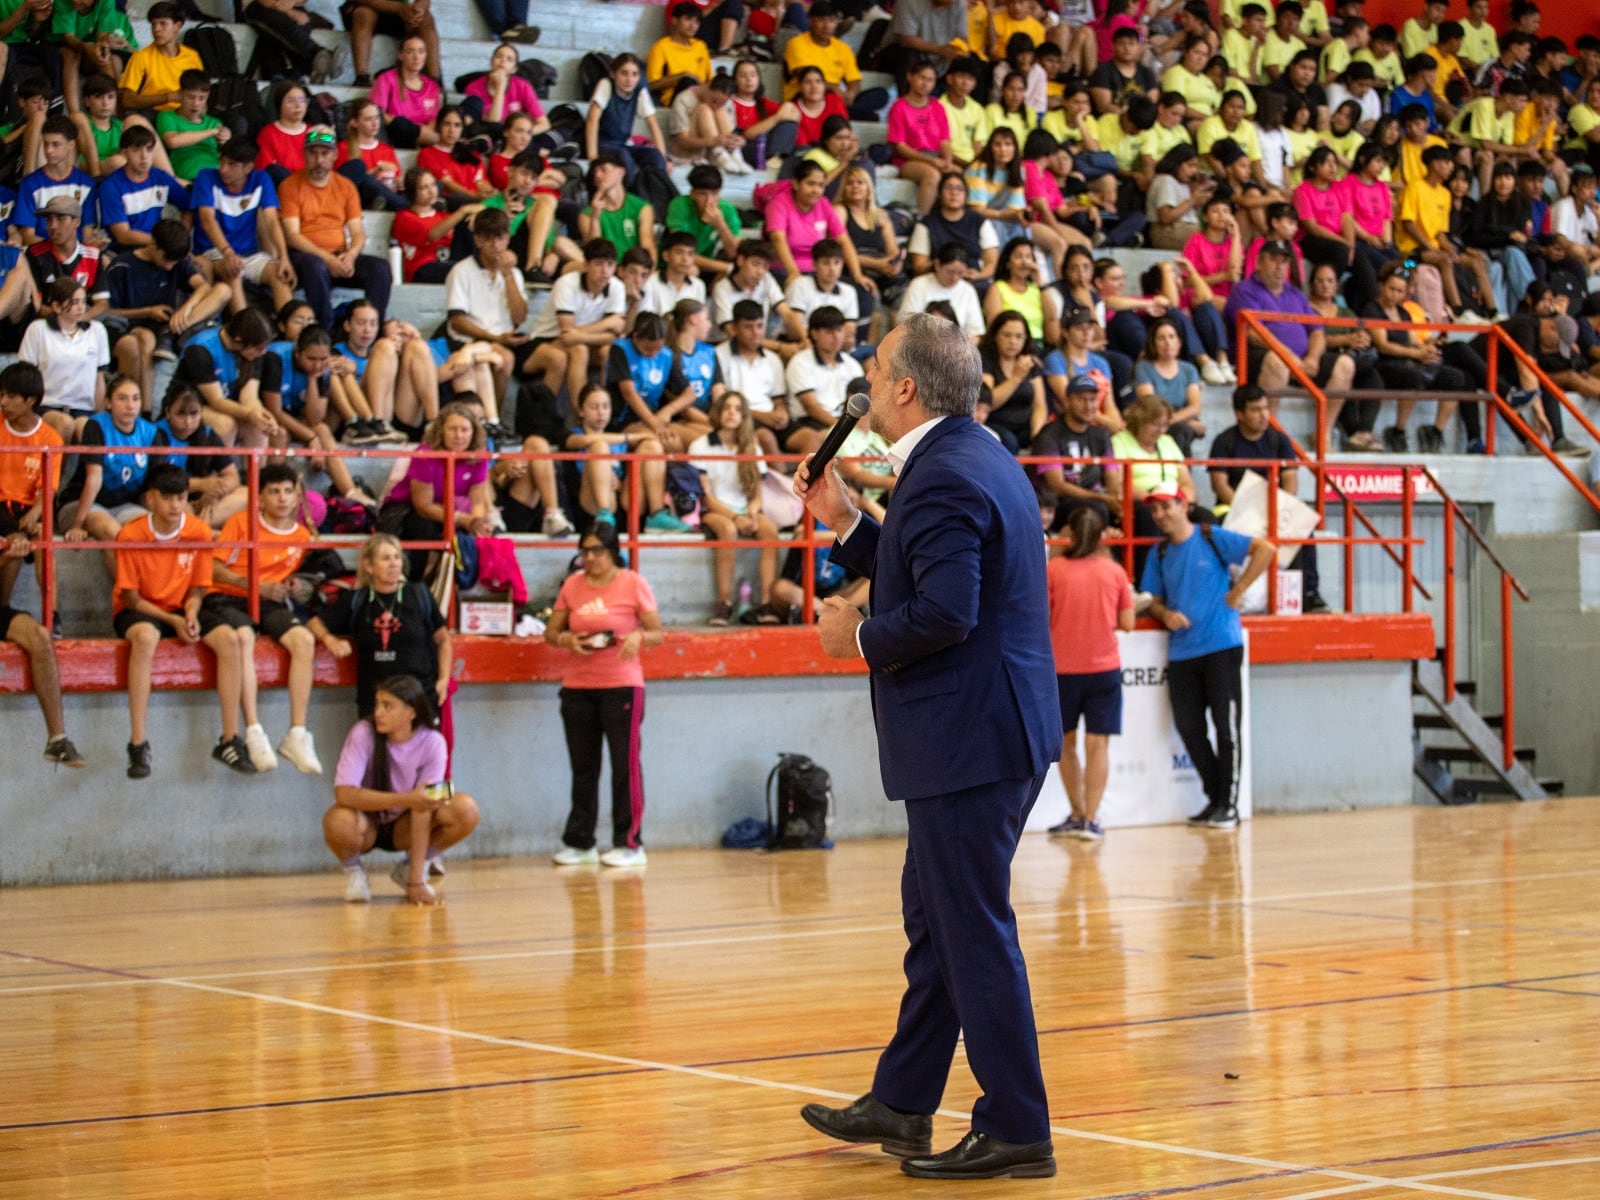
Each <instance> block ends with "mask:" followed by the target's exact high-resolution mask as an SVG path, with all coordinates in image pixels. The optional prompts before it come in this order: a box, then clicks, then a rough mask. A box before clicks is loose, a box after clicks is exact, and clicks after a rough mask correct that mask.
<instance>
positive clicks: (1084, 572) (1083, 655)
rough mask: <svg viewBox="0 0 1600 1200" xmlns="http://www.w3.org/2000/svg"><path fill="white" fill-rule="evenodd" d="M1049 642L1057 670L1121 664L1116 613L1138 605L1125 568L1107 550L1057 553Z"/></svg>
mask: <svg viewBox="0 0 1600 1200" xmlns="http://www.w3.org/2000/svg"><path fill="white" fill-rule="evenodd" d="M1045 578H1046V582H1047V584H1048V586H1049V589H1050V644H1051V646H1052V647H1053V648H1054V650H1055V656H1056V674H1057V675H1092V674H1094V673H1096V672H1098V671H1114V670H1116V669H1117V668H1118V667H1120V666H1121V665H1122V654H1121V651H1120V650H1118V648H1117V614H1118V613H1119V612H1122V611H1124V610H1127V609H1131V608H1133V588H1132V586H1131V585H1130V584H1129V583H1128V576H1127V573H1126V572H1125V571H1123V569H1122V568H1121V567H1120V566H1118V565H1117V564H1116V563H1115V562H1113V561H1112V560H1111V559H1109V558H1107V557H1106V556H1105V555H1103V554H1091V555H1089V556H1088V557H1087V558H1067V557H1065V556H1061V557H1058V558H1052V559H1051V560H1050V566H1049V567H1048V568H1047V570H1046V572H1045Z"/></svg>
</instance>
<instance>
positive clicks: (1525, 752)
mask: <svg viewBox="0 0 1600 1200" xmlns="http://www.w3.org/2000/svg"><path fill="white" fill-rule="evenodd" d="M1422 752H1423V753H1424V754H1426V755H1427V756H1428V757H1429V758H1430V759H1432V760H1433V761H1434V762H1460V763H1475V762H1482V761H1483V759H1482V757H1481V756H1480V755H1479V754H1478V752H1477V751H1476V750H1474V749H1473V748H1472V747H1470V746H1424V747H1423V748H1422ZM1535 757H1536V752H1535V750H1534V748H1533V747H1532V746H1518V747H1517V761H1518V762H1524V763H1531V762H1533V760H1534V758H1535Z"/></svg>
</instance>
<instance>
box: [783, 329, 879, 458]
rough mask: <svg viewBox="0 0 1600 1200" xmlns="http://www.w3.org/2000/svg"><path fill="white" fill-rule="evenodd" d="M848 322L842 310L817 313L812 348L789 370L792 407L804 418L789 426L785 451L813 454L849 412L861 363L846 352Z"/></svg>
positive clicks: (799, 418)
mask: <svg viewBox="0 0 1600 1200" xmlns="http://www.w3.org/2000/svg"><path fill="white" fill-rule="evenodd" d="M849 328H850V325H849V322H848V321H846V319H845V314H844V313H842V312H840V311H839V310H838V309H837V308H832V307H830V306H828V305H823V306H822V307H821V308H817V309H813V310H812V312H811V315H810V324H809V326H808V332H809V333H810V335H811V345H810V346H809V347H807V348H806V349H804V350H802V351H800V353H799V354H796V355H795V356H794V357H793V358H791V359H790V360H789V365H788V366H787V367H786V368H785V369H784V375H785V381H786V383H787V385H788V389H789V400H790V403H791V404H792V405H793V406H794V407H796V408H798V409H799V411H800V413H801V414H803V415H801V416H799V417H797V418H795V420H794V421H793V422H791V424H790V426H789V430H788V433H787V436H786V437H785V438H784V440H783V448H784V449H785V450H786V451H788V452H789V453H791V454H811V453H813V452H814V451H815V450H816V449H817V448H818V447H819V446H821V445H822V440H823V438H824V437H826V436H827V433H828V430H830V429H831V428H833V426H834V424H835V422H837V421H838V420H839V419H840V418H841V416H842V415H843V414H844V406H845V401H846V400H847V399H849V395H850V385H851V384H852V383H854V382H855V381H856V380H858V379H860V378H861V376H862V371H861V364H860V363H859V362H857V361H856V360H855V359H854V358H852V357H851V356H850V355H849V354H846V353H845V352H844V348H845V342H846V338H847V336H848V335H847V331H848V330H849Z"/></svg>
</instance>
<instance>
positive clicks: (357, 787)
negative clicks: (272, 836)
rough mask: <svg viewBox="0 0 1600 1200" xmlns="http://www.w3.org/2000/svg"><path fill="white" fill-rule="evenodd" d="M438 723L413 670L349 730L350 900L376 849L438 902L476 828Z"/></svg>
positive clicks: (412, 891) (337, 820) (383, 688)
mask: <svg viewBox="0 0 1600 1200" xmlns="http://www.w3.org/2000/svg"><path fill="white" fill-rule="evenodd" d="M358 11H360V10H358ZM365 11H371V10H365ZM438 724H439V713H438V709H437V707H436V706H435V704H434V700H433V697H432V696H431V695H429V693H428V689H427V688H426V687H424V686H423V685H422V684H421V683H419V682H418V681H417V680H416V679H414V678H413V677H412V676H410V675H391V676H389V677H388V678H385V679H383V680H382V681H381V682H379V683H378V684H377V685H376V686H375V687H374V695H373V707H372V712H371V714H370V715H369V716H366V717H363V718H362V719H361V720H360V721H358V722H357V723H356V724H355V725H354V726H353V727H352V728H351V730H350V733H349V735H348V736H346V738H345V740H344V748H343V749H342V750H340V752H339V765H338V767H337V768H336V770H335V773H334V784H333V807H331V808H330V809H328V811H327V812H326V813H324V814H323V817H322V836H323V840H324V841H326V842H327V844H328V849H329V850H331V851H332V852H333V856H334V857H335V858H336V859H338V860H339V865H340V866H342V867H343V868H344V873H345V887H344V898H345V900H346V901H347V902H349V903H352V904H365V903H367V902H368V901H369V900H371V899H372V887H371V885H370V884H369V883H368V882H367V872H366V869H365V868H364V867H363V866H362V864H361V856H362V855H363V854H365V853H366V852H367V851H369V850H373V849H378V850H386V851H394V850H399V851H401V852H403V853H404V854H405V858H403V859H401V860H400V862H399V863H397V864H396V867H395V870H394V871H392V872H391V873H390V877H391V878H392V879H393V880H394V881H395V883H396V884H398V885H400V886H401V887H404V888H405V892H406V900H407V901H408V902H409V903H412V904H438V903H440V902H441V901H440V898H439V896H438V894H437V893H436V892H435V891H434V890H433V888H432V887H431V886H430V885H429V883H428V876H429V875H430V874H442V873H443V871H444V868H443V866H442V865H441V864H440V862H439V855H440V854H441V853H442V852H443V851H444V850H446V849H448V848H449V847H450V846H454V845H455V844H456V843H458V842H460V841H461V840H462V839H463V838H465V837H466V836H467V835H468V834H470V833H471V832H472V831H473V830H474V829H475V828H477V825H478V806H477V803H476V802H475V801H474V800H473V799H472V797H471V796H469V795H467V793H465V792H458V791H455V789H454V788H453V787H452V786H451V784H450V778H449V776H450V750H449V746H448V744H447V743H446V741H445V738H444V735H443V734H441V733H440V732H439V730H438V728H437V726H438Z"/></svg>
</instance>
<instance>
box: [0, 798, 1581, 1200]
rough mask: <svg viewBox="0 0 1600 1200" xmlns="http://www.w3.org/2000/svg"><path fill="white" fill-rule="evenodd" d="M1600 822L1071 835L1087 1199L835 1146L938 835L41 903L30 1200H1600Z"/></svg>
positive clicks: (16, 1113)
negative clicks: (432, 883)
mask: <svg viewBox="0 0 1600 1200" xmlns="http://www.w3.org/2000/svg"><path fill="white" fill-rule="evenodd" d="M1597 804H1600V802H1596V801H1592V800H1565V801H1551V802H1548V803H1544V804H1540V805H1523V806H1511V805H1486V806H1483V807H1478V808H1469V809H1455V810H1445V809H1405V810H1396V811H1382V812H1366V813H1347V814H1332V815H1324V816H1297V817H1268V818H1263V819H1259V820H1257V821H1255V822H1254V823H1253V824H1251V825H1248V826H1246V827H1245V828H1244V829H1242V830H1240V831H1239V832H1238V834H1237V835H1229V834H1218V833H1213V832H1202V831H1196V830H1189V829H1184V828H1162V829H1147V830H1126V831H1114V832H1113V833H1112V835H1111V836H1110V838H1109V839H1108V840H1107V841H1106V842H1105V843H1104V844H1103V845H1100V846H1084V845H1081V844H1078V843H1063V842H1059V841H1053V840H1049V839H1047V838H1045V837H1043V836H1038V837H1030V838H1029V839H1028V840H1027V841H1026V842H1025V843H1024V845H1023V847H1022V850H1021V852H1020V853H1019V856H1018V862H1017V870H1016V889H1015V895H1016V902H1017V908H1018V911H1019V915H1020V919H1021V923H1022V931H1023V943H1024V948H1025V950H1026V952H1027V956H1028V960H1029V963H1030V967H1031V971H1032V977H1033V985H1034V995H1035V1000H1036V1005H1037V1009H1038V1018H1039V1028H1040V1034H1041V1038H1040V1041H1041V1047H1042V1050H1043V1054H1044V1062H1045V1076H1046V1079H1047V1081H1048V1083H1049V1087H1050V1094H1051V1101H1052V1119H1053V1123H1054V1127H1055V1130H1056V1137H1055V1140H1056V1151H1057V1157H1058V1159H1059V1161H1060V1164H1061V1173H1060V1174H1059V1176H1058V1177H1057V1178H1055V1179H1054V1180H1048V1181H1038V1182H1028V1183H1024V1182H1007V1183H994V1184H986V1185H972V1186H961V1187H955V1188H951V1187H949V1186H948V1185H939V1184H930V1183H919V1182H917V1181H913V1180H908V1179H905V1178H904V1177H902V1176H901V1175H900V1173H899V1171H898V1170H897V1167H896V1163H895V1162H894V1160H892V1159H889V1158H887V1157H885V1156H884V1155H882V1154H879V1153H877V1152H876V1151H869V1150H865V1149H859V1148H852V1147H846V1146H841V1145H838V1144H836V1143H831V1142H828V1141H827V1140H825V1139H823V1138H822V1137H820V1136H818V1135H816V1134H814V1133H812V1132H811V1131H810V1130H809V1129H808V1128H807V1127H806V1126H805V1125H803V1124H802V1123H801V1122H800V1120H799V1119H798V1117H797V1115H796V1110H797V1108H798V1107H799V1106H800V1105H801V1104H802V1103H805V1102H807V1101H809V1100H812V1099H816V1098H819V1097H821V1098H827V1097H841V1098H843V1097H853V1096H854V1095H856V1094H857V1093H859V1092H861V1091H864V1090H865V1089H866V1087H867V1086H868V1083H869V1081H870V1079H871V1072H872V1067H873V1063H874V1061H875V1057H876V1051H877V1048H878V1047H879V1046H880V1045H881V1044H882V1041H883V1040H884V1038H885V1036H886V1034H887V1033H888V1031H889V1029H890V1027H891V1023H892V1021H893V1018H894V1005H895V1000H896V997H897V995H898V992H899V986H900V981H899V959H900V954H901V951H902V948H903V942H902V935H901V933H900V929H899V925H898V893H897V874H898V865H899V859H900V856H901V853H902V847H901V845H900V844H898V843H894V842H874V843H857V844H850V845H844V846H841V847H839V848H838V849H837V850H835V851H833V852H831V853H790V854H782V855H772V856H767V855H756V854H748V853H730V852H722V851H713V850H705V851H678V852H670V851H662V852H654V851H653V852H652V855H651V862H650V866H649V868H648V869H647V870H646V871H644V872H639V873H628V872H606V871H599V870H592V869H576V870H567V871H561V872H557V871H555V870H552V869H551V868H550V867H548V866H546V865H545V864H544V863H542V862H534V861H529V862H491V863H472V862H466V861H461V862H457V863H455V864H453V865H452V867H451V871H450V874H449V877H448V880H447V883H446V894H447V896H448V898H449V903H448V905H447V906H446V907H444V908H442V909H439V910H435V911H421V910H416V909H408V908H406V907H404V906H403V905H401V904H400V903H398V900H397V896H398V893H396V892H395V891H394V890H393V889H392V888H391V886H390V885H389V882H388V880H387V879H385V878H383V874H382V873H381V872H380V870H378V869H374V870H373V872H372V873H373V887H374V891H375V892H376V893H377V894H378V896H377V899H376V900H375V901H374V903H373V904H371V905H370V906H349V905H345V904H343V903H341V902H340V900H339V893H340V890H341V884H342V879H341V878H340V877H339V876H338V873H337V871H336V870H330V871H328V872H326V873H323V874H320V875H315V876H300V877H293V878H275V879H241V880H230V881H214V882H212V881H207V882H190V883H170V884H137V885H116V886H102V887H86V888H57V889H36V890H9V891H5V892H0V917H3V925H0V1196H3V1197H5V1198H6V1200H22V1198H28V1200H31V1198H33V1197H58V1196H59V1197H115V1198H118V1200H136V1198H143V1197H153V1198H160V1200H173V1198H177V1197H205V1198H208V1200H209V1198H224V1197H256V1196H292V1197H297V1198H310V1200H320V1198H323V1197H335V1196H338V1197H354V1196H360V1197H406V1198H408V1200H409V1198H413V1197H419V1196H425V1197H429V1198H430V1200H445V1198H451V1197H472V1198H489V1197H505V1198H517V1200H525V1198H528V1197H609V1196H631V1195H651V1196H665V1197H683V1198H686V1200H688V1198H692V1200H700V1198H702V1197H817V1198H824V1197H826V1198H830V1200H831V1198H835V1197H875V1196H901V1195H910V1194H932V1193H933V1192H937V1191H939V1190H940V1188H941V1187H943V1188H944V1190H945V1191H946V1192H947V1193H949V1192H954V1193H956V1194H959V1195H961V1196H962V1197H969V1196H970V1197H984V1196H990V1195H996V1196H998V1195H1022V1194H1027V1195H1030V1196H1040V1197H1045V1196H1048V1197H1073V1198H1078V1197H1133V1196H1162V1197H1165V1196H1196V1197H1202V1198H1207V1200H1212V1198H1214V1200H1243V1198H1245V1197H1252V1198H1255V1197H1262V1198H1266V1200H1312V1198H1313V1197H1324V1196H1357V1197H1362V1198H1363V1200H1396V1198H1400V1197H1415V1196H1418V1195H1429V1194H1431V1195H1445V1196H1474V1197H1524V1198H1528V1200H1573V1198H1582V1197H1596V1196H1600V1037H1597V1036H1596V1031H1597V1030H1600V916H1597V911H1600V906H1597V905H1596V903H1595V896H1596V893H1597V884H1600V819H1597V818H1600V807H1597ZM374 867H375V868H376V863H374ZM974 1091H975V1085H974V1083H973V1081H972V1078H971V1076H970V1074H969V1073H968V1072H967V1070H966V1067H965V1065H964V1063H961V1062H960V1061H958V1063H957V1067H956V1071H955V1073H954V1074H953V1076H952V1078H951V1081H950V1087H949V1090H948V1092H947V1094H946V1098H945V1112H946V1114H947V1115H946V1116H943V1117H941V1118H940V1119H939V1120H938V1121H937V1122H936V1138H935V1140H936V1142H937V1143H939V1144H940V1146H941V1147H942V1146H944V1145H947V1144H950V1143H953V1142H954V1141H955V1140H956V1139H957V1138H958V1137H959V1136H960V1134H961V1133H963V1132H964V1131H965V1129H966V1124H965V1121H964V1118H963V1114H964V1113H965V1112H966V1111H967V1110H968V1108H969V1107H970V1105H971V1103H972V1100H973V1098H974Z"/></svg>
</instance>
